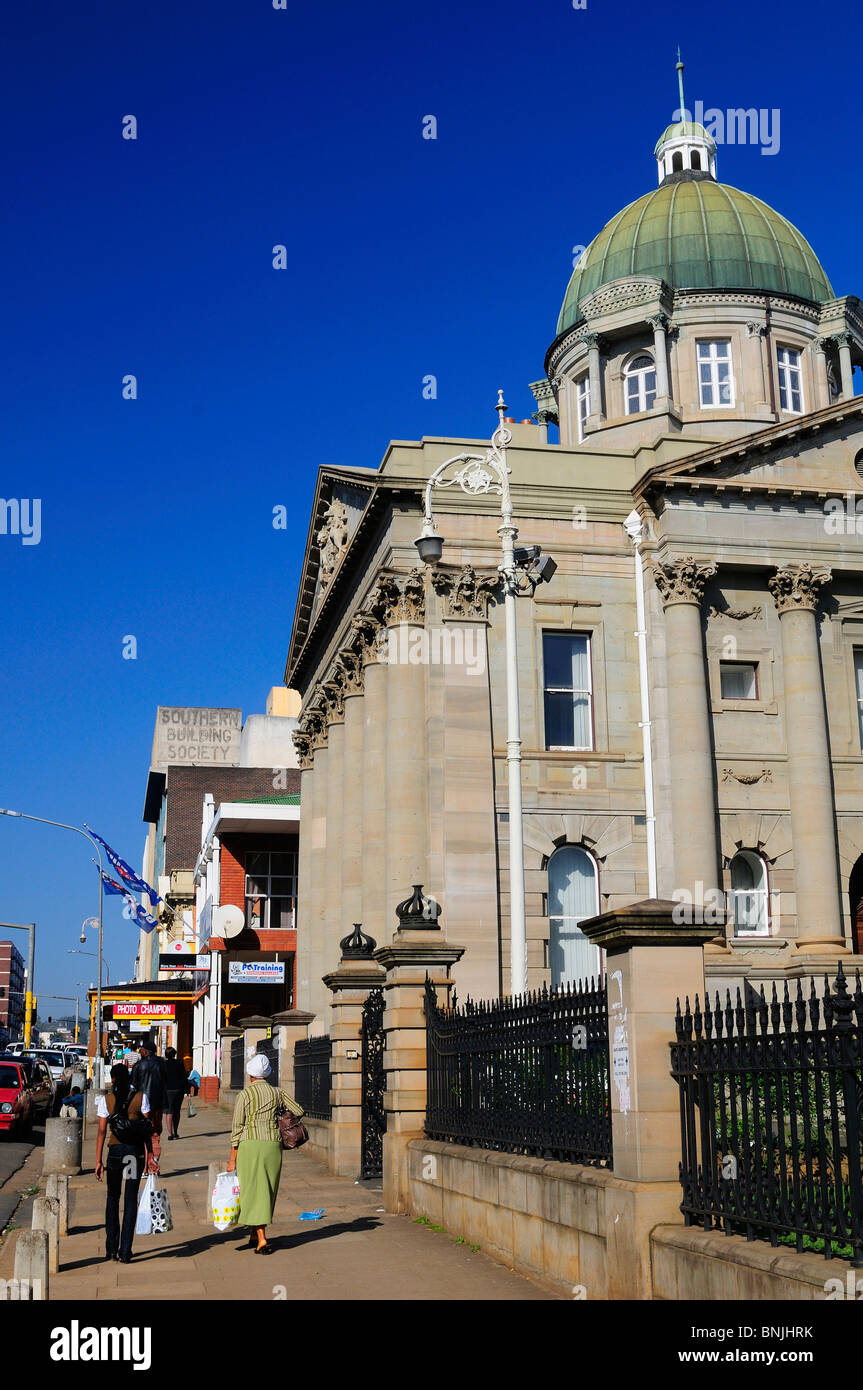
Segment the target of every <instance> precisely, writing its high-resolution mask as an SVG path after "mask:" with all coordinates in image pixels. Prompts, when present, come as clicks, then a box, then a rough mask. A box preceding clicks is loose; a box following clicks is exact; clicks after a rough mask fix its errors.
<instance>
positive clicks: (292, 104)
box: [0, 0, 863, 1013]
mask: <svg viewBox="0 0 863 1390" xmlns="http://www.w3.org/2000/svg"><path fill="white" fill-rule="evenodd" d="M81 9H85V10H86V13H85V14H84V15H82V14H81V13H80V10H81ZM829 19H830V31H829V32H828V30H827V27H826V25H825V24H824V23H822V22H821V21H820V20H819V19H818V16H817V14H815V13H814V12H813V10H812V7H811V6H810V5H805V6H804V5H803V4H802V3H783V4H779V3H776V0H767V2H766V3H764V4H762V5H759V6H753V5H752V4H751V3H745V4H744V3H742V2H741V0H730V3H727V4H725V5H723V6H722V7H720V8H719V9H717V8H716V7H715V6H711V7H697V6H693V5H691V4H679V3H669V4H664V5H659V4H653V5H635V4H633V3H631V0H627V3H623V4H621V3H612V0H587V8H586V9H584V10H578V11H576V10H574V9H573V8H572V3H571V0H531V3H527V0H524V3H511V2H510V0H502V2H499V3H496V4H490V3H487V0H473V2H472V3H471V4H469V5H467V6H465V5H463V4H456V3H443V4H436V5H417V4H405V3H404V0H401V3H390V0H386V3H380V2H379V3H375V4H372V5H364V6H358V5H356V4H348V3H345V2H344V0H331V2H330V3H329V4H327V5H326V6H320V5H312V6H309V5H300V4H299V3H297V0H288V7H287V9H286V10H274V9H273V7H272V0H242V3H239V0H237V3H226V0H210V3H207V4H206V5H192V4H189V3H183V0H179V3H178V0H173V3H170V4H169V3H164V2H161V3H160V0H153V2H152V3H150V4H148V5H146V6H142V5H138V6H125V5H117V4H116V3H111V4H109V3H101V2H99V3H90V4H88V5H86V6H83V7H82V6H70V5H67V4H61V3H58V2H57V0H48V3H44V4H40V5H38V6H25V5H23V4H16V5H7V6H5V7H4V10H3V15H2V19H0V38H2V44H0V70H2V82H0V112H2V163H0V168H2V181H3V192H4V194H5V199H6V203H7V208H6V215H5V216H4V218H3V219H2V226H0V273H2V275H3V279H4V283H3V293H2V300H3V311H4V312H3V323H4V329H3V331H4V340H5V341H4V346H5V351H4V353H3V371H2V374H0V404H2V420H3V426H2V460H3V462H2V475H0V476H2V489H0V491H2V494H3V496H4V497H6V498H10V497H18V498H34V497H38V498H40V499H41V503H42V536H41V541H40V543H39V544H38V545H30V546H25V545H23V544H22V543H21V539H20V538H19V537H14V536H10V535H0V586H2V587H0V592H2V596H3V622H2V629H0V643H2V649H0V651H2V655H0V661H2V665H0V669H2V673H3V680H2V687H0V730H2V736H0V804H3V805H6V806H13V807H17V808H18V809H21V810H24V811H30V812H32V813H34V814H36V815H43V816H47V817H51V818H53V819H56V820H71V821H74V822H76V823H79V824H80V823H81V822H82V821H84V820H86V821H88V822H89V823H90V824H91V825H93V826H95V827H96V828H97V829H98V830H99V832H100V833H101V834H102V835H104V836H105V837H106V839H108V840H109V841H111V842H112V843H113V844H114V846H115V847H116V848H117V849H118V850H119V851H120V852H121V853H122V854H123V855H124V856H125V857H126V858H127V859H129V860H130V861H131V862H132V863H133V864H134V865H136V866H138V865H139V862H140V855H141V850H142V847H143V841H144V826H143V823H142V821H141V811H142V805H143V795H144V787H145V781H146V773H147V767H148V761H149V752H150V745H151V739H152V732H153V724H154V720H155V710H156V706H157V705H158V704H179V705H195V704H200V705H223V706H240V707H242V709H243V711H244V713H246V714H248V713H252V712H255V711H257V710H261V709H262V708H263V703H264V700H265V698H266V693H267V690H268V689H269V687H270V686H271V685H273V684H276V683H279V682H280V681H281V679H282V675H283V671H284V662H285V656H286V653H287V645H288V637H289V632H290V624H291V616H292V612H293V602H294V598H295V594H296V588H297V581H298V572H299V562H300V559H301V556H302V550H303V546H304V543H305V536H306V529H307V524H308V508H309V503H310V500H311V496H312V492H313V488H314V482H315V474H316V469H317V468H318V466H319V465H320V464H322V463H330V464H362V465H375V464H377V463H378V462H379V460H380V458H381V456H382V454H383V452H384V449H385V447H386V444H387V441H388V440H389V439H390V438H419V437H420V436H422V435H423V434H455V435H468V436H474V437H476V436H485V435H487V434H488V433H490V431H491V428H492V427H493V424H494V417H493V404H494V401H495V399H496V392H497V388H498V386H503V387H504V389H505V392H506V398H507V401H508V403H509V405H510V408H511V413H512V414H513V415H515V416H516V417H517V418H521V417H522V416H525V415H528V414H529V413H530V412H531V410H532V409H534V404H533V400H532V397H531V396H530V393H529V391H528V389H527V383H528V382H529V381H532V380H535V379H536V378H537V377H539V376H541V375H542V363H543V357H544V353H545V350H546V348H547V347H548V344H549V343H550V341H551V340H552V338H553V336H554V328H555V323H556V318H557V313H558V310H559V307H560V302H561V300H562V297H563V293H564V290H565V288H566V283H567V280H568V277H569V273H570V270H571V260H572V247H573V246H575V245H580V244H581V245H583V244H586V243H587V242H589V241H590V239H591V237H592V236H593V235H594V234H595V233H596V232H597V231H598V230H599V229H600V228H601V227H602V225H603V224H604V223H605V222H606V221H607V220H608V218H609V217H610V216H612V215H613V214H614V213H615V212H616V211H618V210H619V208H620V207H622V206H623V205H624V204H625V203H628V202H630V201H631V200H632V199H633V198H636V197H638V196H640V194H641V193H643V192H646V191H647V190H648V189H650V188H651V187H653V185H654V183H655V166H654V162H653V158H652V150H653V145H654V143H655V141H656V138H657V136H658V135H659V133H660V131H661V130H662V128H663V127H664V126H665V124H666V123H667V122H668V121H669V120H670V119H671V114H672V111H673V109H674V107H675V106H676V104H677V102H676V76H675V72H674V61H675V49H676V45H677V44H678V43H680V45H681V47H682V50H683V56H684V59H685V61H686V64H687V70H686V81H687V97H688V99H689V101H690V103H694V102H695V100H697V99H701V100H702V101H703V102H704V103H705V105H706V106H715V107H719V108H722V109H725V108H728V107H739V106H743V107H750V106H754V107H756V108H767V109H770V110H772V109H773V108H778V109H779V110H780V112H781V144H780V149H779V152H778V153H777V154H775V155H772V156H771V155H762V154H761V152H760V149H759V148H758V147H749V146H742V147H740V146H738V147H720V150H719V168H718V173H719V177H720V178H721V179H722V180H723V181H725V182H727V183H731V184H734V185H736V186H738V187H741V188H744V189H746V190H748V191H750V192H752V193H755V194H757V195H758V196H760V197H762V198H764V199H765V200H766V201H767V202H769V203H771V204H772V205H773V206H775V207H776V208H778V209H779V211H780V212H782V213H783V214H785V216H787V217H789V218H790V219H791V221H792V222H794V223H795V224H796V225H798V226H799V227H800V229H801V230H802V231H803V232H804V234H805V235H806V236H807V237H808V239H809V240H810V241H811V242H812V244H813V246H814V247H815V250H816V252H817V253H818V254H819V256H820V257H821V259H822V261H823V263H824V266H825V268H826V270H827V273H828V275H829V276H830V277H831V279H832V282H833V285H834V288H835V290H836V292H837V293H838V294H847V293H853V292H854V291H855V290H856V291H860V290H861V288H863V278H861V276H860V275H859V274H858V265H857V257H856V255H855V251H856V246H855V242H856V241H857V240H858V233H857V229H858V227H859V222H860V213H861V206H860V203H861V195H860V185H859V179H858V178H857V160H856V151H857V141H856V139H855V133H854V132H855V123H856V109H855V100H856V91H857V89H858V85H859V74H858V57H857V55H858V53H859V45H860V38H861V28H863V23H861V17H860V10H859V7H858V6H857V5H855V4H853V3H851V2H850V0H839V2H838V3H837V4H836V5H834V6H833V7H832V8H831V10H830V12H829ZM128 114H132V115H135V116H136V118H137V121H138V139H137V140H136V141H128V140H124V139H123V138H122V121H123V117H124V116H126V115H128ZM426 115H434V116H435V117H436V118H437V122H438V138H437V139H436V140H434V141H431V140H423V139H422V123H423V117H424V116H426ZM276 244H284V245H285V246H286V247H287V252H288V268H287V269H286V270H284V271H275V270H274V269H273V268H272V247H273V246H274V245H276ZM128 373H133V374H134V375H135V376H136V377H137V380H138V399H137V400H134V401H126V400H123V399H122V395H121V383H122V379H123V377H124V376H125V375H126V374H128ZM427 374H433V375H435V376H436V378H437V382H438V395H437V399H436V400H424V399H423V396H422V381H423V377H424V376H426V375H427ZM279 504H282V505H285V506H286V507H287V508H288V512H289V517H290V523H289V528H288V530H287V531H275V530H274V529H273V527H272V514H273V507H274V506H277V505H279ZM130 634H131V635H134V636H135V638H136V639H137V650H138V656H137V659H136V660H134V661H130V660H124V659H123V658H122V649H123V639H124V637H126V636H127V635H130ZM95 906H96V882H95V870H94V869H93V868H92V866H91V864H90V858H89V853H88V849H87V846H86V843H85V841H84V840H82V839H79V838H78V837H76V836H73V835H70V834H68V833H66V832H62V831H55V830H51V829H49V828H48V827H42V826H36V825H28V824H27V823H25V822H21V821H9V820H5V819H3V818H0V918H2V919H3V920H7V921H28V920H30V919H35V920H36V922H37V923H38V940H39V947H38V952H37V992H38V994H39V996H40V1002H41V1003H42V1005H43V1008H42V1011H43V1012H46V1013H47V1012H48V1011H49V1009H48V1004H47V996H48V993H49V992H50V991H55V992H57V993H59V994H72V993H74V992H75V982H76V981H78V980H81V981H84V982H85V983H89V981H90V980H91V979H93V978H95V972H94V969H93V967H94V965H95V962H93V961H87V960H86V959H85V958H84V957H77V958H76V957H71V956H67V955H66V950H67V949H68V948H70V947H77V946H78V944H79V943H78V940H77V938H78V936H79V934H80V924H81V921H82V919H83V918H84V917H86V916H88V915H90V914H91V913H92V912H93V911H94V910H95ZM105 920H106V953H107V957H108V960H109V963H110V967H111V974H112V979H118V978H119V979H123V978H128V977H129V976H130V975H131V973H132V963H133V959H134V952H135V944H136V943H135V939H134V933H133V931H132V928H131V927H130V925H129V924H128V923H127V922H126V921H125V920H124V919H123V917H122V916H121V914H120V909H119V907H118V906H117V904H116V900H115V901H114V902H111V901H108V902H107V903H106V910H105ZM0 935H2V933H0ZM15 939H16V940H17V937H16V938H15ZM23 944H24V938H23V936H22V937H21V939H20V942H19V945H20V946H22V947H23ZM87 949H95V945H94V943H93V942H91V943H90V945H89V946H88V947H87ZM53 1008H56V1009H57V1010H58V1011H59V1009H60V1008H61V1006H60V1005H54V1006H52V1009H53Z"/></svg>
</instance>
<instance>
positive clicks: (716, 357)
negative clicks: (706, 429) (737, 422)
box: [695, 338, 737, 410]
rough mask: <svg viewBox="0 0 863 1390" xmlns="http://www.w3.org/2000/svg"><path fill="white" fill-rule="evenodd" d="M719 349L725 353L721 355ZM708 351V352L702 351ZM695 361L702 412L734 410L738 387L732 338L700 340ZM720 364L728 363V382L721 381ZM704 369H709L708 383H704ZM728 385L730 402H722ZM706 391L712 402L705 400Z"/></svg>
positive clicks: (697, 343)
mask: <svg viewBox="0 0 863 1390" xmlns="http://www.w3.org/2000/svg"><path fill="white" fill-rule="evenodd" d="M719 348H724V349H725V351H724V352H723V353H720V352H719V351H718V349H719ZM703 349H706V351H702V350H703ZM695 361H696V366H697V368H698V403H699V405H700V406H701V409H702V410H733V409H734V402H735V397H736V394H737V392H736V386H735V381H734V370H733V364H732V360H731V339H730V338H698V339H697V340H696V343H695ZM720 362H727V363H728V378H727V381H725V382H722V381H720V380H719V364H720ZM702 367H707V368H709V373H710V377H709V380H708V381H702V379H701V370H702ZM725 385H727V386H728V390H729V394H730V400H727V401H723V400H720V399H719V398H720V395H721V394H722V387H723V386H725ZM705 391H709V392H710V400H705V399H704V393H705Z"/></svg>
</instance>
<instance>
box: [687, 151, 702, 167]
mask: <svg viewBox="0 0 863 1390" xmlns="http://www.w3.org/2000/svg"><path fill="white" fill-rule="evenodd" d="M689 166H690V168H691V169H700V168H701V155H700V154H699V152H698V150H692V151H691V152H690V155H689Z"/></svg>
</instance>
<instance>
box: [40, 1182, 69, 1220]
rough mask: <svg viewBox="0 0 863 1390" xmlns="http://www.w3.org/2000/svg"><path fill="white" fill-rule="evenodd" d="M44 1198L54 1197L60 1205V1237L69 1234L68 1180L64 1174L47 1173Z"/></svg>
mask: <svg viewBox="0 0 863 1390" xmlns="http://www.w3.org/2000/svg"><path fill="white" fill-rule="evenodd" d="M45 1196H46V1197H56V1199H57V1201H58V1202H59V1203H60V1235H61V1236H67V1235H68V1234H69V1179H68V1178H67V1176H66V1174H65V1173H49V1175H48V1181H47V1182H46V1183H45Z"/></svg>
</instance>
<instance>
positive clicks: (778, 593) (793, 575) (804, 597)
mask: <svg viewBox="0 0 863 1390" xmlns="http://www.w3.org/2000/svg"><path fill="white" fill-rule="evenodd" d="M831 578H832V575H831V573H830V570H828V569H825V568H824V566H823V565H815V566H812V565H810V564H809V563H808V561H806V560H804V561H802V562H800V563H799V564H789V565H783V566H782V568H781V569H778V570H777V571H776V573H775V574H774V575H771V577H770V578H769V579H768V581H767V587H768V589H769V590H770V592H771V594H772V595H773V602H774V603H775V604H776V610H777V612H778V613H779V614H780V615H781V614H782V613H788V612H789V611H790V610H791V609H793V608H808V609H809V610H810V612H813V613H814V612H815V609H816V608H817V607H818V597H819V594H820V591H821V588H822V586H823V585H824V584H829V583H830V580H831Z"/></svg>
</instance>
